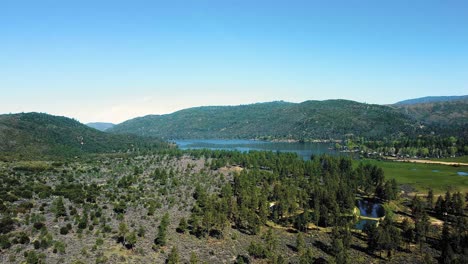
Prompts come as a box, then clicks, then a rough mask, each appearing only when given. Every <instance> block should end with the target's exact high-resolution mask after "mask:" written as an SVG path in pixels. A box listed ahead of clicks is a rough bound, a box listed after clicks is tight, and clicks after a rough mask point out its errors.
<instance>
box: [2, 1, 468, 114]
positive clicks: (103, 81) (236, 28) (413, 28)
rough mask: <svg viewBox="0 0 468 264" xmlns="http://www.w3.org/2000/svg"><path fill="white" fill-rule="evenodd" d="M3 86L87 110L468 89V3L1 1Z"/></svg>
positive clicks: (385, 97) (377, 98) (9, 108)
mask: <svg viewBox="0 0 468 264" xmlns="http://www.w3.org/2000/svg"><path fill="white" fill-rule="evenodd" d="M325 3H326V4H325ZM0 94H1V95H0V113H10V112H21V111H25V112H27V111H39V112H47V113H51V114H56V115H66V116H69V117H73V118H76V119H78V120H80V121H82V122H89V121H110V122H121V121H124V120H126V119H128V118H132V117H135V116H141V115H146V114H163V113H169V112H173V111H175V110H178V109H181V108H186V107H190V106H199V105H226V104H246V103H254V102H263V101H273V100H285V101H292V102H301V101H305V100H323V99H329V98H344V99H351V100H356V101H360V102H368V103H382V104H383V103H385V104H386V103H393V102H396V101H399V100H401V99H407V98H414V97H421V96H427V95H461V94H468V1H466V0H460V1H452V0H445V1H442V0H438V1H431V0H425V1H418V0H411V1H409V0H404V1H400V0H392V1H375V0H371V1H365V0H361V1H354V0H343V1H333V0H332V1H313V0H309V1H293V0H288V1H274V0H270V1H262V0H260V1H257V0H256V1H253V0H250V1H230V0H216V1H203V0H192V1H130V0H129V1H118V0H114V1H102V0H93V1H85V0H80V1H63V0H61V1H47V0H41V1H36V0H34V1H33V0H31V1H21V0H14V1H9V0H3V1H1V2H0Z"/></svg>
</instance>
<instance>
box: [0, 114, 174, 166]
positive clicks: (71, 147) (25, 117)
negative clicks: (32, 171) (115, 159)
mask: <svg viewBox="0 0 468 264" xmlns="http://www.w3.org/2000/svg"><path fill="white" fill-rule="evenodd" d="M143 144H145V145H146V146H147V147H163V146H165V145H166V144H165V143H162V142H161V141H159V140H155V139H151V138H147V139H142V138H138V137H136V136H130V135H112V134H107V133H104V132H100V131H98V130H95V129H92V128H90V127H87V126H86V125H83V124H81V123H79V122H78V121H76V120H73V119H70V118H66V117H60V116H52V115H47V114H42V113H21V114H10V115H0V153H2V154H3V155H18V156H22V157H31V158H41V157H45V156H74V155H80V154H84V153H103V152H114V151H118V150H127V149H129V148H132V147H134V146H140V145H143Z"/></svg>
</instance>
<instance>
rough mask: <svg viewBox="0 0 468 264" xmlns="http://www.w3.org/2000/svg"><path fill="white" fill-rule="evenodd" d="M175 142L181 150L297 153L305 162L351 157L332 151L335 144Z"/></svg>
mask: <svg viewBox="0 0 468 264" xmlns="http://www.w3.org/2000/svg"><path fill="white" fill-rule="evenodd" d="M174 142H175V143H176V144H177V146H178V147H179V148H180V149H213V150H238V151H241V152H247V151H250V150H260V151H273V152H277V151H279V152H295V153H297V154H298V155H299V156H300V157H302V158H303V159H304V160H308V159H310V157H311V156H312V155H320V154H330V155H350V154H349V153H341V152H338V151H336V150H334V149H332V147H333V143H311V142H305V143H299V142H270V141H261V140H238V139H227V140H224V139H191V140H175V141H174Z"/></svg>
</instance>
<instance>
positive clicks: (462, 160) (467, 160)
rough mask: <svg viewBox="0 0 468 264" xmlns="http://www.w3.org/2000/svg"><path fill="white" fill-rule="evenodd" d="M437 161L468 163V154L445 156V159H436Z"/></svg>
mask: <svg viewBox="0 0 468 264" xmlns="http://www.w3.org/2000/svg"><path fill="white" fill-rule="evenodd" d="M434 160H437V161H447V162H460V163H468V155H465V156H461V157H455V158H443V159H434Z"/></svg>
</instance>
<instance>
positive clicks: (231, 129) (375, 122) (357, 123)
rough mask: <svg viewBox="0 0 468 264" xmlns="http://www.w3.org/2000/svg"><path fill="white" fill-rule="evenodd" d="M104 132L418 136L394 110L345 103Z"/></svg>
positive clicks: (281, 105) (159, 120) (165, 119)
mask: <svg viewBox="0 0 468 264" xmlns="http://www.w3.org/2000/svg"><path fill="white" fill-rule="evenodd" d="M426 129H427V128H426ZM108 131H109V132H112V133H131V134H136V135H141V136H158V137H162V138H166V139H184V138H270V139H287V138H293V139H337V138H342V137H343V136H345V135H348V134H354V135H357V136H364V137H367V138H379V137H387V136H396V135H400V134H405V135H408V134H415V133H420V132H421V131H420V128H419V125H418V124H417V122H415V121H414V120H412V119H411V118H409V117H408V116H406V115H404V114H403V113H401V112H399V110H397V109H394V108H391V107H388V106H381V105H370V104H363V103H358V102H353V101H347V100H327V101H305V102H303V103H287V102H270V103H258V104H251V105H240V106H210V107H195V108H189V109H184V110H181V111H178V112H175V113H172V114H168V115H149V116H145V117H140V118H135V119H132V120H129V121H126V122H124V123H122V124H119V125H116V126H115V127H113V128H111V129H109V130H108Z"/></svg>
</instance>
